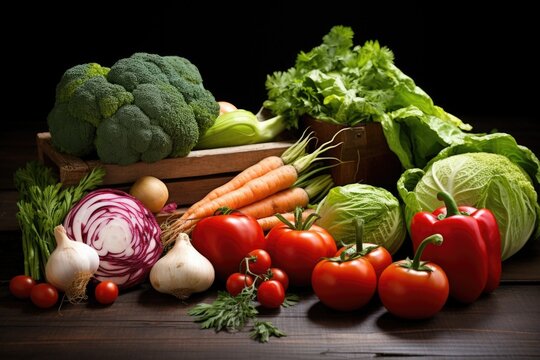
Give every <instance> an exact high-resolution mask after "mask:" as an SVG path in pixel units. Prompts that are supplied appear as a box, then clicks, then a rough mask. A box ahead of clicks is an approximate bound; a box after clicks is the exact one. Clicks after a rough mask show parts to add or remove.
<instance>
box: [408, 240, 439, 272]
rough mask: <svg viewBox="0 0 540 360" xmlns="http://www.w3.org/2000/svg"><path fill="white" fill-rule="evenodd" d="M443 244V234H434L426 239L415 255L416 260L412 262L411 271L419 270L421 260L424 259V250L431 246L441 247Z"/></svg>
mask: <svg viewBox="0 0 540 360" xmlns="http://www.w3.org/2000/svg"><path fill="white" fill-rule="evenodd" d="M442 243H443V237H442V235H441V234H433V235H431V236H428V237H427V238H425V239H424V240H423V241H422V242H421V243H420V246H418V249H416V254H414V259H413V261H412V265H411V269H413V270H418V268H419V267H420V258H421V257H422V253H423V252H424V249H425V248H426V246H428V245H429V244H434V245H437V246H439V245H441V244H442Z"/></svg>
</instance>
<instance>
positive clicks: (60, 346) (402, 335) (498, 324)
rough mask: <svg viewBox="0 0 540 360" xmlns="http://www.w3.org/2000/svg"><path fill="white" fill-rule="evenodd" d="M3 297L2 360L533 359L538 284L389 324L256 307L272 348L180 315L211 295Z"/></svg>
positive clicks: (313, 301)
mask: <svg viewBox="0 0 540 360" xmlns="http://www.w3.org/2000/svg"><path fill="white" fill-rule="evenodd" d="M6 292H7V288H6V286H2V287H1V288H0V319H2V321H1V322H0V334H2V335H1V338H0V345H1V346H0V358H14V357H15V358H29V357H32V356H35V355H37V354H41V355H40V356H42V355H44V354H46V355H47V357H50V358H64V357H66V356H70V357H77V358H81V359H86V358H100V357H107V356H109V355H110V354H112V353H114V354H116V356H120V357H122V358H124V357H134V358H137V359H140V358H141V359H146V358H157V357H159V358H180V357H181V358H182V359H186V358H193V359H209V358H210V359H214V358H216V359H217V358H219V359H237V358H238V356H239V351H241V353H242V354H243V355H244V356H258V357H262V358H265V359H273V358H291V357H293V358H299V359H313V358H329V357H330V358H337V357H339V358H356V357H380V356H418V357H420V356H430V357H433V356H455V357H458V358H463V357H473V356H484V357H503V358H505V357H518V358H519V357H535V356H539V355H540V342H538V339H539V338H540V326H539V325H538V323H537V322H536V320H535V318H537V316H538V315H539V314H540V302H538V301H537V299H538V296H540V287H539V286H537V285H528V286H518V285H509V286H503V287H501V288H499V289H498V290H497V292H496V293H495V294H493V295H492V296H486V297H482V298H481V299H479V300H478V301H477V302H475V303H474V304H471V305H469V306H461V305H456V304H450V305H448V306H447V307H446V308H445V309H444V310H443V311H442V312H441V313H439V314H437V316H436V317H434V318H433V319H430V320H426V321H406V320H401V319H398V318H395V317H393V316H391V315H390V314H388V313H387V312H386V310H385V309H384V308H383V307H382V305H381V304H380V303H379V301H378V299H374V300H373V301H372V302H371V303H370V304H368V306H367V307H366V308H364V309H362V310H360V311H356V312H352V313H339V312H335V311H331V310H329V309H328V308H326V307H325V306H324V305H322V304H321V303H319V302H318V300H317V298H316V297H315V295H313V294H311V293H309V292H304V293H302V294H301V301H300V303H299V304H298V305H297V306H294V307H291V308H287V309H281V310H278V311H273V312H269V311H261V314H260V316H259V318H260V319H264V320H269V321H272V322H273V323H274V325H276V326H278V327H279V328H280V329H282V330H283V331H285V332H286V333H287V335H288V336H287V337H284V338H281V339H275V338H272V339H271V342H270V343H269V344H259V343H257V342H255V341H253V340H251V339H249V334H248V329H245V330H243V331H241V332H238V333H225V332H221V333H217V334H216V333H214V331H212V330H200V329H199V325H198V324H196V323H193V321H192V320H193V319H192V318H191V317H189V316H188V315H187V311H188V310H189V309H190V308H191V307H192V306H193V304H195V303H197V302H210V301H212V300H213V299H214V297H215V292H214V291H210V292H207V293H204V294H202V295H198V296H195V297H194V298H193V299H191V300H189V301H187V302H186V303H181V302H179V301H178V300H177V299H175V298H173V297H170V296H166V295H163V294H159V293H157V292H155V291H154V290H153V289H151V288H149V287H148V286H141V287H139V288H138V289H135V290H132V291H130V292H127V293H124V294H122V295H121V296H120V299H119V300H117V302H116V303H114V304H113V305H112V306H108V307H103V306H99V305H97V304H94V303H91V302H90V303H88V304H83V305H69V304H65V305H64V306H63V307H62V308H61V310H60V311H58V310H57V309H50V310H40V309H37V308H35V307H34V306H33V305H31V304H30V303H28V302H27V301H19V300H15V299H13V298H11V297H9V296H8V295H7V294H6ZM516 304H519V306H516ZM510 314H511V317H509V316H510Z"/></svg>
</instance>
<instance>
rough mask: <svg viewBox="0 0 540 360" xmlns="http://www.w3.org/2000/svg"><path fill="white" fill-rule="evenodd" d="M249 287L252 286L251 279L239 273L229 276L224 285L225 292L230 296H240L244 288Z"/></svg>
mask: <svg viewBox="0 0 540 360" xmlns="http://www.w3.org/2000/svg"><path fill="white" fill-rule="evenodd" d="M251 285H253V277H252V276H251V275H246V274H241V273H234V274H231V275H230V276H229V278H228V279H227V282H226V283H225V287H226V289H227V292H228V293H229V294H231V295H232V296H236V295H238V294H240V293H241V292H242V290H243V289H244V288H245V287H249V286H251Z"/></svg>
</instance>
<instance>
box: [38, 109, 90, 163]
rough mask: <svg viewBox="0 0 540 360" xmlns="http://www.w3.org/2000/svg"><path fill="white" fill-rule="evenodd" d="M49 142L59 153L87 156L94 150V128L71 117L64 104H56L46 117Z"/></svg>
mask: <svg viewBox="0 0 540 360" xmlns="http://www.w3.org/2000/svg"><path fill="white" fill-rule="evenodd" d="M47 123H48V124H49V131H50V133H51V141H52V144H53V146H55V147H56V148H58V149H60V151H62V152H65V153H68V154H72V155H75V156H84V155H88V154H89V153H91V152H92V151H93V150H94V137H95V134H96V128H95V127H94V126H93V125H92V124H90V123H88V122H86V121H83V120H81V119H78V118H76V117H74V116H72V115H71V114H70V113H69V111H68V105H67V104H66V103H60V104H57V105H56V106H55V107H54V108H53V109H52V110H51V112H50V113H49V116H48V117H47Z"/></svg>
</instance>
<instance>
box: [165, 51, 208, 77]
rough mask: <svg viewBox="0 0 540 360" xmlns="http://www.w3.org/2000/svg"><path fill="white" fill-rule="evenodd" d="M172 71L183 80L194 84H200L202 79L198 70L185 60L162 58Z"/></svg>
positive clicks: (176, 57) (170, 57)
mask: <svg viewBox="0 0 540 360" xmlns="http://www.w3.org/2000/svg"><path fill="white" fill-rule="evenodd" d="M163 58H164V59H165V61H167V62H168V63H169V64H170V65H171V66H172V67H173V69H174V70H175V71H176V72H177V73H178V75H180V76H181V77H183V78H184V79H186V80H188V81H189V82H192V83H194V84H202V82H203V81H202V77H201V73H200V72H199V69H198V68H197V67H196V66H195V65H193V64H192V63H191V61H189V60H188V59H186V58H183V57H180V56H164V57H163Z"/></svg>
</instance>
